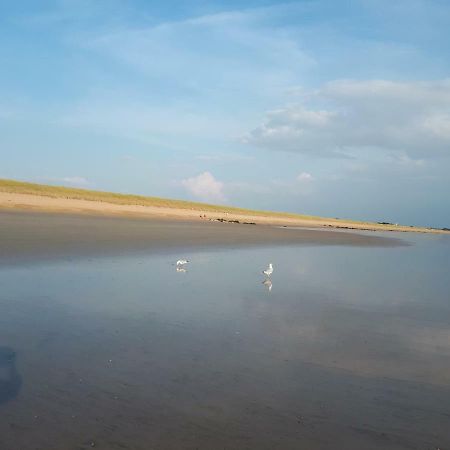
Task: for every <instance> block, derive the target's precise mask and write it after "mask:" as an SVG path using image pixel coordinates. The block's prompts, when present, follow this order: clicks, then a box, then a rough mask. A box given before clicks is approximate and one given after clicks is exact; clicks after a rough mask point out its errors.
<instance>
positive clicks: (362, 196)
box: [0, 0, 450, 226]
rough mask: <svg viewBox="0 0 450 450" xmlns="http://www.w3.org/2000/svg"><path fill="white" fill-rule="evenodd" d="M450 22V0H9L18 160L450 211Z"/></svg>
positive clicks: (135, 179)
mask: <svg viewBox="0 0 450 450" xmlns="http://www.w3.org/2000/svg"><path fill="white" fill-rule="evenodd" d="M180 3H183V5H182V6H180ZM449 29H450V3H449V2H448V1H446V0H396V1H392V0H391V1H386V0H354V1H352V0H348V1H335V0H328V1H325V0H311V1H298V2H286V3H282V2H271V1H247V2H245V1H239V2H238V1H227V2H214V1H188V2H176V1H164V2H162V1H143V0H135V1H132V0H130V1H121V0H53V1H46V0H41V1H39V2H35V1H20V0H19V1H14V2H13V1H4V2H2V3H1V4H0V67H1V68H2V69H1V70H0V154H1V160H0V161H1V166H0V177H4V178H15V179H23V180H30V181H36V182H44V183H53V184H66V185H71V186H80V187H86V188H92V189H102V190H114V191H121V192H130V193H140V194H148V195H157V196H167V197H175V198H185V199H196V200H204V201H209V202H216V203H217V202H220V203H229V204H234V205H239V206H244V207H252V208H258V209H273V210H287V211H293V212H302V213H308V214H317V215H326V216H331V217H351V218H358V219H368V220H387V221H392V222H402V223H409V224H418V225H433V226H450V201H449V192H450V177H449V175H448V173H449V169H450V58H449V57H448V55H449V54H450V32H449V31H448V30H449Z"/></svg>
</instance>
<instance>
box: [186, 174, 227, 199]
mask: <svg viewBox="0 0 450 450" xmlns="http://www.w3.org/2000/svg"><path fill="white" fill-rule="evenodd" d="M181 184H182V186H184V187H185V188H186V189H187V191H188V192H189V193H190V194H191V195H193V196H194V197H195V198H197V199H199V200H202V201H205V202H225V201H226V197H225V194H224V192H223V191H224V184H223V183H222V182H221V181H218V180H216V179H215V178H214V176H213V175H212V174H211V173H210V172H203V173H201V174H200V175H197V176H196V177H192V178H187V179H185V180H182V181H181Z"/></svg>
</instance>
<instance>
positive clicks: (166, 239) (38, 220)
mask: <svg viewBox="0 0 450 450" xmlns="http://www.w3.org/2000/svg"><path fill="white" fill-rule="evenodd" d="M0 236H1V239H0V264H2V265H5V264H6V265H8V264H14V263H21V262H27V261H30V262H33V261H43V260H52V259H72V258H75V257H78V256H81V257H85V256H87V257H89V256H108V255H122V254H126V253H136V252H143V253H146V254H148V253H161V252H164V253H166V252H170V251H177V252H181V253H183V251H185V250H190V251H192V250H202V249H207V248H211V247H223V248H237V247H251V246H271V245H299V246H302V245H351V246H360V247H392V246H402V245H405V242H404V241H402V240H400V239H394V238H390V237H380V236H376V235H373V236H371V235H367V234H366V235H365V234H357V233H353V232H345V233H343V232H338V231H332V230H322V229H318V230H314V229H301V228H299V229H288V228H282V227H273V226H264V225H261V226H254V225H245V224H235V223H219V222H209V221H198V222H192V221H181V220H171V219H168V218H165V219H162V218H159V219H156V218H152V219H151V220H149V219H148V218H143V217H111V216H94V215H80V214H78V215H77V214H59V213H42V212H30V211H28V212H23V211H22V212H21V211H16V210H9V211H7V210H3V211H2V210H0Z"/></svg>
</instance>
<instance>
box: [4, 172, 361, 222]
mask: <svg viewBox="0 0 450 450" xmlns="http://www.w3.org/2000/svg"><path fill="white" fill-rule="evenodd" d="M0 192H10V193H15V194H31V195H41V196H45V197H52V198H66V199H77V200H91V201H97V202H105V203H113V204H117V205H140V206H154V207H155V206H156V207H164V208H174V209H189V210H199V211H205V212H208V211H209V212H215V213H229V214H243V215H244V214H245V215H252V216H261V217H285V218H293V219H301V220H325V221H327V222H330V221H333V222H350V220H346V219H331V218H330V219H329V218H323V217H318V216H308V215H303V214H292V213H285V212H275V211H258V210H253V209H245V208H237V207H234V206H225V205H211V204H208V203H201V202H189V201H186V200H172V199H167V198H160V197H147V196H143V195H132V194H118V193H115V192H104V191H93V190H89V189H78V188H70V187H65V186H50V185H46V184H36V183H27V182H23V181H15V180H5V179H0ZM351 222H353V223H359V224H365V223H367V224H370V222H360V221H355V220H351Z"/></svg>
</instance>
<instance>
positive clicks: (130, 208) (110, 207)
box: [0, 192, 450, 234]
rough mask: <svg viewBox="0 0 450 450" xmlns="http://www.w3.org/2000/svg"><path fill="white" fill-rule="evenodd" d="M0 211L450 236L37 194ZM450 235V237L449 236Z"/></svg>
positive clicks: (9, 196) (0, 199)
mask: <svg viewBox="0 0 450 450" xmlns="http://www.w3.org/2000/svg"><path fill="white" fill-rule="evenodd" d="M0 208H1V209H14V210H33V211H47V212H56V213H79V214H91V215H105V216H124V217H133V216H135V217H147V218H161V219H164V218H165V219H171V220H183V221H186V220H188V221H230V222H236V221H238V222H239V223H247V224H249V223H251V224H265V225H280V226H294V227H295V226H299V227H312V228H316V227H327V228H343V229H354V230H368V231H401V232H423V233H449V232H448V231H444V230H438V229H433V228H421V227H408V226H396V225H381V224H367V223H358V222H350V221H349V222H346V221H339V222H337V221H333V220H327V219H301V218H290V217H283V216H279V217H277V216H267V217H265V216H262V215H251V214H241V213H222V212H212V211H204V210H201V209H197V208H195V209H194V208H192V209H184V208H172V207H161V206H143V205H131V204H130V205H126V204H115V203H108V202H102V201H92V200H81V199H72V198H53V197H47V196H41V195H35V194H19V193H9V192H0ZM449 234H450V233H449Z"/></svg>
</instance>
